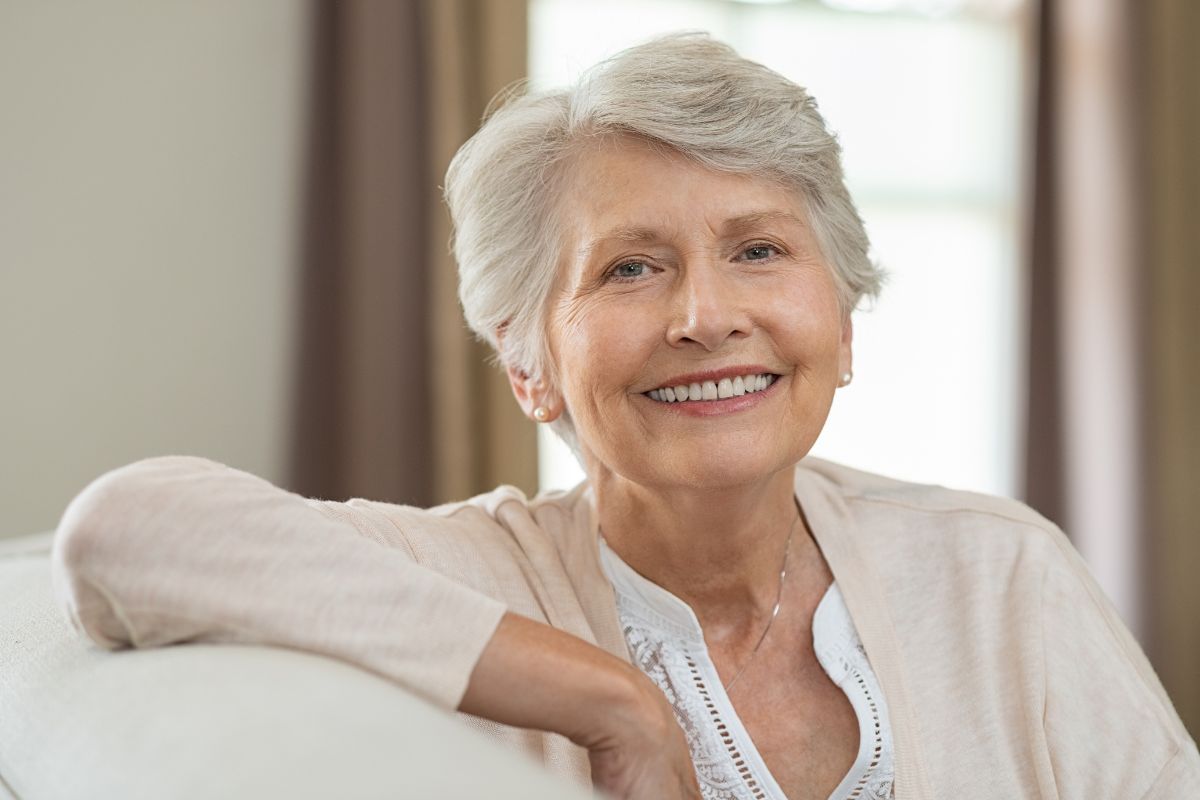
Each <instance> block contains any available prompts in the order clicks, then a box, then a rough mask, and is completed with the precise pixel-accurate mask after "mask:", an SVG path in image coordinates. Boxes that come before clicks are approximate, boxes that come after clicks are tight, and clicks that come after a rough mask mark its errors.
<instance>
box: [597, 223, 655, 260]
mask: <svg viewBox="0 0 1200 800" xmlns="http://www.w3.org/2000/svg"><path fill="white" fill-rule="evenodd" d="M661 235H662V234H660V233H659V232H658V231H656V230H654V229H653V228H644V227H640V226H621V227H619V228H613V229H612V230H610V231H605V232H604V233H602V234H600V235H599V236H597V237H595V238H594V239H592V240H591V241H590V242H588V243H587V244H586V245H584V246H583V247H582V248H580V250H579V254H580V255H581V256H582V257H583V258H584V259H585V260H587V259H590V258H591V257H592V254H593V253H595V252H596V250H598V249H599V248H600V246H601V245H603V244H605V243H606V242H612V241H617V242H632V243H635V244H637V243H641V242H653V241H656V240H657V239H659V238H660V237H661Z"/></svg>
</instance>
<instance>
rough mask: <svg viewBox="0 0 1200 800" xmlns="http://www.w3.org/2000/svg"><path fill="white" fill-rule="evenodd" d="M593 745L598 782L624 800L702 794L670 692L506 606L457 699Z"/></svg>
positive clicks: (686, 799) (465, 707)
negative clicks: (461, 697)
mask: <svg viewBox="0 0 1200 800" xmlns="http://www.w3.org/2000/svg"><path fill="white" fill-rule="evenodd" d="M458 709H459V711H465V712H467V713H468V714H473V715H475V716H477V717H484V718H485V719H491V720H495V721H496V722H500V723H503V724H505V725H512V726H515V727H518V728H534V729H537V730H543V731H553V732H555V733H560V734H562V735H563V736H566V737H567V738H568V739H570V740H571V741H572V742H574V743H575V744H577V745H579V746H581V747H585V748H587V751H588V755H589V758H590V761H591V767H592V784H593V786H594V787H595V788H596V789H597V790H599V791H602V792H604V793H606V794H608V795H609V796H611V797H613V798H616V799H617V800H697V799H698V798H699V797H700V787H699V785H698V784H697V782H696V773H695V768H694V767H693V766H692V759H691V754H690V753H689V752H688V747H687V741H686V740H685V738H684V735H683V731H682V730H681V729H680V727H679V724H678V723H677V722H676V721H675V714H674V712H673V711H672V709H671V706H670V704H669V703H668V702H667V699H666V698H665V697H664V696H663V694H662V692H660V691H659V690H658V687H657V686H655V685H654V684H653V683H652V682H651V681H650V679H649V678H647V677H646V676H645V675H643V674H642V673H641V672H639V671H638V670H637V669H636V668H635V667H633V666H631V665H629V664H627V663H625V662H624V661H622V660H620V659H619V658H616V657H615V656H613V655H611V654H609V653H607V652H605V651H604V650H601V649H600V648H599V647H596V646H595V645H592V644H588V643H587V642H585V641H583V640H582V639H580V638H578V637H576V636H572V635H570V634H569V633H564V632H563V631H560V630H556V629H554V628H551V627H550V626H549V625H545V624H542V623H540V622H535V621H533V620H531V619H527V618H526V617H522V616H520V615H517V614H513V613H511V612H510V613H506V614H505V615H504V617H503V619H501V621H500V625H499V627H498V628H497V629H496V633H495V635H493V636H492V639H491V640H490V641H489V642H488V645H487V647H486V648H485V649H484V651H483V655H482V656H481V657H480V659H479V663H478V664H476V666H475V671H474V672H472V673H471V681H470V684H469V685H468V686H467V691H466V694H465V695H464V696H463V699H462V703H461V704H460V705H459V707H458Z"/></svg>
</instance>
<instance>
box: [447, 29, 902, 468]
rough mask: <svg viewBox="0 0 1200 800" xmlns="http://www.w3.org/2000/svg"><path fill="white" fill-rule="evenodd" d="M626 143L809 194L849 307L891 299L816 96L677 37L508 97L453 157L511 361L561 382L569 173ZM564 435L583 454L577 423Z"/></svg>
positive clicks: (457, 232)
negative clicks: (588, 157)
mask: <svg viewBox="0 0 1200 800" xmlns="http://www.w3.org/2000/svg"><path fill="white" fill-rule="evenodd" d="M620 134H625V135H633V136H637V137H639V138H642V139H646V140H649V141H651V142H654V143H657V144H660V145H663V146H666V147H668V148H670V149H671V150H673V151H676V152H678V153H679V154H681V155H682V156H684V157H686V158H690V159H692V160H693V161H695V162H697V163H699V164H702V165H704V166H706V167H709V168H711V169H716V170H721V171H725V172H733V173H738V174H745V175H755V176H760V177H763V178H766V179H769V180H772V181H776V182H778V183H780V184H782V185H783V186H785V187H787V188H789V189H792V190H794V191H796V193H797V194H798V195H799V197H800V198H801V200H802V201H803V202H804V204H805V207H806V209H807V211H808V223H809V225H810V226H811V227H812V230H813V233H814V235H815V237H816V240H817V244H818V246H819V247H820V249H821V253H822V255H824V257H825V259H826V261H827V262H828V263H829V265H830V267H831V269H832V271H833V278H834V281H835V284H836V285H837V288H838V294H839V299H840V301H841V306H842V310H843V312H844V313H849V312H850V311H851V310H853V309H854V308H855V307H857V305H858V303H859V301H860V300H861V299H862V298H863V297H864V296H869V297H874V296H876V295H877V294H878V292H879V288H880V285H881V283H882V279H883V273H882V270H881V269H880V268H879V267H878V266H877V265H876V264H875V263H873V262H872V260H871V258H870V257H869V255H868V248H869V245H868V241H867V234H866V231H865V230H864V228H863V224H862V220H861V219H860V218H859V215H858V211H857V210H856V209H855V207H854V203H853V201H851V199H850V194H849V192H848V191H847V189H846V185H845V181H844V179H843V174H842V165H841V148H840V147H839V145H838V142H837V139H836V138H835V137H834V136H833V134H831V133H830V132H829V131H828V130H827V129H826V126H825V121H824V119H822V117H821V115H820V113H819V112H818V110H817V104H816V102H815V101H814V100H813V98H812V97H811V96H810V95H809V94H808V92H807V91H805V90H804V89H803V88H802V87H800V86H797V85H796V84H795V83H793V82H792V81H790V80H788V79H787V78H785V77H783V76H782V75H780V74H778V73H777V72H774V71H772V70H769V69H767V68H766V67H764V66H762V65H761V64H758V63H755V62H753V61H750V60H748V59H745V58H742V57H741V56H739V55H738V54H737V52H735V51H734V50H733V48H731V47H729V46H728V45H725V44H722V43H720V42H717V41H714V40H713V39H711V38H710V37H709V36H708V35H707V34H699V33H683V34H673V35H669V36H663V37H660V38H657V39H653V40H651V41H649V42H646V43H645V44H641V45H638V46H636V47H631V48H629V49H627V50H623V51H621V52H620V53H617V54H616V55H614V56H612V57H611V58H609V59H607V60H605V61H602V62H601V63H599V64H597V65H596V66H594V67H592V68H591V69H589V70H587V71H586V72H585V73H583V75H581V76H580V78H579V80H578V81H577V82H576V83H575V85H573V86H570V87H567V88H562V89H555V90H551V91H541V92H525V91H524V90H523V87H520V86H518V87H516V88H514V89H512V90H510V91H508V92H506V93H502V94H501V95H500V96H498V97H497V98H496V99H495V100H493V102H492V109H491V110H490V113H489V114H488V115H487V116H486V121H485V122H484V124H483V126H482V127H481V128H480V129H479V131H478V133H476V134H475V135H474V136H472V137H471V139H470V140H469V141H468V142H467V143H466V144H464V145H463V146H462V147H461V148H460V149H459V151H458V153H456V154H455V156H454V159H453V160H452V161H451V163H450V169H449V170H448V171H447V173H446V187H445V195H446V202H447V204H448V205H449V207H450V214H451V216H452V217H453V220H454V239H453V247H454V255H455V258H456V259H457V261H458V272H459V299H460V301H461V302H462V306H463V311H464V313H465V315H466V319H467V324H468V325H470V327H471V329H472V330H473V331H474V332H475V334H476V335H477V336H479V337H480V338H481V339H483V340H485V341H487V342H488V343H489V344H490V345H491V346H492V347H493V348H494V349H495V350H496V353H497V356H498V358H499V360H500V362H501V363H502V364H504V365H505V366H510V367H513V368H515V369H518V370H521V371H523V372H526V373H527V374H529V375H532V376H539V377H543V378H545V379H546V380H549V381H550V382H551V383H554V382H555V381H556V380H557V376H556V375H555V371H554V367H553V364H552V363H551V360H550V353H549V347H548V345H547V336H546V330H547V327H546V319H545V316H546V312H547V309H548V305H549V304H548V299H549V294H550V290H551V287H552V286H553V284H554V281H555V277H556V273H557V268H558V264H559V260H560V255H561V254H560V252H559V241H560V235H559V231H560V230H561V228H560V227H559V224H560V221H559V220H558V218H557V214H556V212H557V210H558V209H557V206H558V197H559V190H560V188H561V178H562V175H563V173H564V172H565V170H564V169H563V165H564V164H566V163H568V161H569V159H570V157H571V155H572V154H574V153H575V152H576V150H577V149H578V148H579V146H580V145H581V144H584V143H585V142H588V141H592V142H594V141H595V140H596V139H597V137H607V136H612V135H620ZM555 429H556V431H557V432H558V433H559V435H561V436H562V437H563V438H564V439H565V440H566V441H567V442H568V443H569V444H572V445H574V441H573V439H574V436H573V434H574V430H573V427H572V424H571V422H570V416H569V414H565V413H564V414H563V417H562V422H561V424H556V425H555Z"/></svg>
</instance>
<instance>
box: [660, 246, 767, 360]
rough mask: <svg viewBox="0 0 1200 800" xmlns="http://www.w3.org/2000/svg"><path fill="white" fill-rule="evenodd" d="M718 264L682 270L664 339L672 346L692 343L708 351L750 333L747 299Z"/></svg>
mask: <svg viewBox="0 0 1200 800" xmlns="http://www.w3.org/2000/svg"><path fill="white" fill-rule="evenodd" d="M721 266H723V265H721V264H715V265H713V264H707V263H706V264H703V265H694V266H691V265H690V266H688V267H687V268H686V269H685V270H684V271H683V273H682V276H681V278H680V280H679V284H678V286H677V288H676V291H675V296H674V298H673V300H672V303H671V306H672V314H673V316H672V319H671V324H670V327H669V328H668V330H667V338H668V340H669V341H670V343H671V344H672V345H674V346H685V345H687V344H688V343H694V344H699V345H700V346H702V347H703V348H704V349H705V350H708V351H710V352H711V351H714V350H717V349H718V348H720V347H721V346H722V345H723V344H725V342H726V341H727V340H728V339H730V338H731V337H734V338H736V337H739V336H745V335H748V334H749V333H750V327H751V320H750V313H749V312H750V309H749V308H748V307H747V305H746V303H747V299H746V298H745V297H744V296H743V294H742V293H741V292H740V291H738V288H737V286H736V285H734V282H733V281H731V280H729V279H728V277H727V276H725V275H723V274H722V270H721Z"/></svg>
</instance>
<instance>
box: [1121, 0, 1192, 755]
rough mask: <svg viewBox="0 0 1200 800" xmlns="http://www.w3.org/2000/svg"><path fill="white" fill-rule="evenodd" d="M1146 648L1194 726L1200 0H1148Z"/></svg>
mask: <svg viewBox="0 0 1200 800" xmlns="http://www.w3.org/2000/svg"><path fill="white" fill-rule="evenodd" d="M1137 5H1138V8H1139V12H1138V16H1137V24H1136V25H1135V28H1136V30H1137V32H1138V35H1139V37H1140V40H1141V42H1142V47H1143V54H1142V59H1141V61H1140V64H1139V67H1140V75H1139V79H1140V81H1141V83H1142V85H1143V87H1144V90H1143V95H1142V102H1143V103H1144V112H1143V113H1142V114H1141V115H1139V119H1144V120H1145V128H1144V130H1143V132H1142V136H1141V144H1142V150H1141V152H1142V154H1143V158H1144V163H1145V165H1146V171H1145V184H1144V185H1145V197H1146V202H1145V204H1144V205H1143V208H1142V211H1143V214H1142V216H1141V220H1142V223H1143V225H1144V229H1145V231H1146V246H1145V249H1144V253H1143V260H1142V269H1140V270H1139V276H1140V278H1141V280H1143V281H1144V283H1145V285H1146V290H1145V293H1144V296H1145V300H1146V311H1145V315H1144V317H1145V320H1146V325H1145V333H1146V344H1147V347H1146V359H1145V375H1146V381H1145V385H1146V412H1147V413H1146V430H1147V439H1146V445H1147V455H1148V459H1147V462H1148V464H1147V466H1148V469H1147V472H1146V486H1147V498H1148V512H1149V513H1148V514H1147V520H1148V522H1149V524H1150V530H1151V531H1152V533H1153V536H1152V537H1151V539H1150V542H1149V545H1150V549H1149V554H1148V558H1147V560H1146V566H1147V571H1146V576H1147V580H1146V583H1147V587H1148V597H1149V606H1150V608H1151V609H1152V610H1153V613H1152V615H1151V618H1150V624H1149V626H1148V630H1147V634H1148V635H1147V639H1148V642H1149V646H1150V652H1151V656H1152V659H1153V661H1154V663H1155V666H1156V667H1157V669H1158V672H1159V675H1160V676H1161V677H1162V679H1163V683H1164V684H1166V686H1167V689H1168V690H1169V691H1170V692H1171V696H1172V697H1173V698H1174V700H1175V703H1176V706H1177V707H1178V708H1179V713H1180V714H1181V715H1182V716H1183V720H1184V722H1185V723H1186V724H1187V726H1188V728H1189V730H1190V731H1191V733H1192V735H1193V736H1194V737H1198V738H1200V680H1198V679H1200V580H1198V579H1197V574H1198V573H1200V225H1197V217H1198V216H1200V48H1198V47H1197V42H1198V41H1200V3H1196V2H1195V0H1144V2H1142V3H1138V4H1137Z"/></svg>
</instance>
